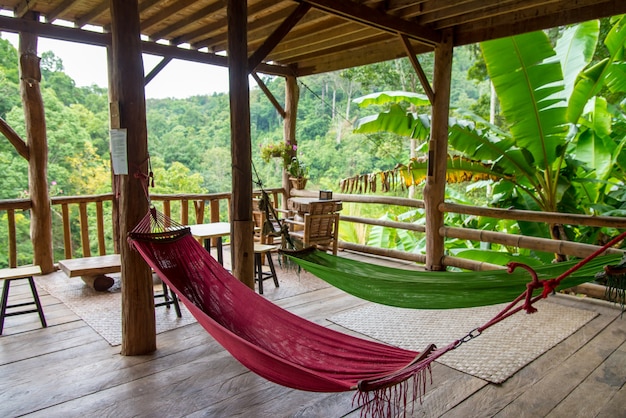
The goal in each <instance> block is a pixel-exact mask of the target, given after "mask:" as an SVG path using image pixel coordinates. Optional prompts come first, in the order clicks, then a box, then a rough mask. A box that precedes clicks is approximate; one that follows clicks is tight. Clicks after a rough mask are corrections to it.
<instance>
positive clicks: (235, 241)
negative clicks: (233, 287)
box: [226, 0, 254, 289]
mask: <svg viewBox="0 0 626 418" xmlns="http://www.w3.org/2000/svg"><path fill="white" fill-rule="evenodd" d="M247 12H248V8H247V1H245V0H228V1H227V5H226V14H227V18H228V74H229V90H230V131H231V158H232V162H233V164H232V174H233V184H232V195H233V198H232V202H231V207H232V210H231V216H232V221H231V225H232V228H231V237H230V238H231V239H230V242H231V257H232V268H233V275H234V276H235V277H237V278H238V279H239V280H241V281H242V282H243V283H245V284H246V285H247V286H248V287H250V288H251V289H254V242H253V240H254V222H253V220H252V145H251V139H250V97H249V95H250V89H249V85H248V70H247V68H248V50H247V46H248V33H247V17H248V13H247Z"/></svg>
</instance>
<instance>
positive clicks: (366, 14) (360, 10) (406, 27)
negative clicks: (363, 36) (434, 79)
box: [302, 0, 441, 46]
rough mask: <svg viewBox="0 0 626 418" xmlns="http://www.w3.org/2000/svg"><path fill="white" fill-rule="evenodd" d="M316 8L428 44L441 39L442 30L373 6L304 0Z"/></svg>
mask: <svg viewBox="0 0 626 418" xmlns="http://www.w3.org/2000/svg"><path fill="white" fill-rule="evenodd" d="M302 1H305V2H307V3H309V4H311V5H312V6H313V7H315V8H316V9H320V10H323V11H325V12H326V13H330V14H333V15H336V16H341V17H343V18H345V19H348V20H352V21H354V22H359V23H362V24H364V25H367V26H372V27H375V28H377V29H380V30H383V31H385V32H388V33H392V34H404V35H406V36H408V37H410V38H412V39H415V40H417V41H419V42H422V43H424V44H427V45H433V46H434V45H436V44H437V43H439V42H440V41H441V32H438V31H435V30H432V29H430V28H428V27H426V26H420V25H419V24H417V23H416V22H409V21H407V20H404V19H401V18H399V17H395V16H392V15H389V14H386V13H384V12H381V11H379V10H376V9H373V8H371V7H367V6H363V5H359V4H356V3H354V2H351V1H341V0H302Z"/></svg>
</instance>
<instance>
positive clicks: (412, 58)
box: [400, 35, 435, 106]
mask: <svg viewBox="0 0 626 418" xmlns="http://www.w3.org/2000/svg"><path fill="white" fill-rule="evenodd" d="M400 39H401V40H402V44H403V45H404V49H405V51H406V55H407V57H408V58H409V61H411V65H412V66H413V69H414V70H415V72H416V73H417V78H419V80H420V83H421V84H422V87H423V88H424V92H425V93H426V96H428V100H430V104H431V106H432V104H433V103H434V101H435V94H434V93H433V89H432V87H431V86H430V82H429V81H428V77H426V74H425V73H424V69H423V68H422V66H421V65H420V62H419V60H418V59H417V54H416V53H415V50H414V49H413V47H412V46H411V43H410V42H409V38H407V37H406V36H404V35H400Z"/></svg>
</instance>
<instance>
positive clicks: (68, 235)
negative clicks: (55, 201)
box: [61, 203, 73, 259]
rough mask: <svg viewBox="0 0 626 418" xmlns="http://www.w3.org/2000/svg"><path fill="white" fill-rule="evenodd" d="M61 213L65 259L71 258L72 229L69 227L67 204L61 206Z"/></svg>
mask: <svg viewBox="0 0 626 418" xmlns="http://www.w3.org/2000/svg"><path fill="white" fill-rule="evenodd" d="M61 213H62V219H63V249H64V250H65V251H64V253H65V258H66V259H68V258H72V252H73V250H72V229H71V227H70V209H69V205H68V204H67V203H63V204H61Z"/></svg>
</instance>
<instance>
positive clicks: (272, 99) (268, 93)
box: [252, 71, 285, 119]
mask: <svg viewBox="0 0 626 418" xmlns="http://www.w3.org/2000/svg"><path fill="white" fill-rule="evenodd" d="M252 78H254V81H256V83H257V85H258V86H259V88H260V89H261V91H263V93H265V96H267V98H268V99H269V101H270V102H271V103H272V105H273V106H274V109H276V111H277V112H278V113H279V114H280V116H282V118H283V119H284V118H285V109H283V107H282V106H281V105H280V103H278V100H276V97H274V95H273V94H272V92H271V91H270V89H268V88H267V86H266V85H265V83H264V82H263V80H261V77H259V76H258V75H257V73H256V72H255V71H253V72H252Z"/></svg>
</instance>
